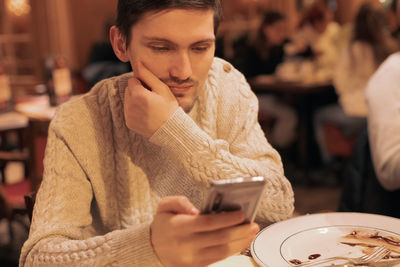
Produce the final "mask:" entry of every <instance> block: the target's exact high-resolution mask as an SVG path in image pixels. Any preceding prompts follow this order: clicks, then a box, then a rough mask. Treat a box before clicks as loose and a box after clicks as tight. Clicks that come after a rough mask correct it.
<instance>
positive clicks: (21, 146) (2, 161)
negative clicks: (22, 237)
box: [0, 112, 31, 240]
mask: <svg viewBox="0 0 400 267" xmlns="http://www.w3.org/2000/svg"><path fill="white" fill-rule="evenodd" d="M27 126H28V118H27V117H25V116H24V115H21V114H19V113H16V112H7V113H3V114H1V115H0V137H1V144H0V171H1V174H2V180H1V184H0V218H6V219H7V222H8V228H9V236H10V240H13V238H14V232H13V228H12V222H18V223H20V224H21V225H22V226H24V227H25V229H27V230H28V229H29V226H28V225H27V223H26V221H24V220H23V217H21V216H18V215H24V214H25V212H26V209H25V201H24V195H25V194H27V193H29V192H30V191H31V185H30V180H29V179H27V178H26V176H27V175H25V177H22V178H23V179H22V180H18V181H12V182H10V181H8V180H9V179H7V177H6V174H7V172H6V168H7V165H8V164H9V163H11V162H22V163H23V164H24V169H25V174H29V167H28V165H29V164H28V162H29V158H30V157H29V151H28V148H27V146H26V131H27ZM8 178H10V177H8Z"/></svg>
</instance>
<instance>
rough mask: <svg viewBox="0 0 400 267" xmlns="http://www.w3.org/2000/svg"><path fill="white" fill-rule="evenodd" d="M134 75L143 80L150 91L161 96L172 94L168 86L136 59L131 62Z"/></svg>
mask: <svg viewBox="0 0 400 267" xmlns="http://www.w3.org/2000/svg"><path fill="white" fill-rule="evenodd" d="M133 72H134V74H135V77H136V78H137V79H139V80H140V81H142V82H144V83H145V84H146V85H147V86H149V87H150V88H151V90H152V91H154V92H156V93H157V94H159V95H161V96H163V97H171V96H173V95H172V93H171V91H170V90H169V87H168V86H167V85H166V84H165V83H163V82H162V81H161V80H160V79H159V78H158V77H157V76H155V75H154V74H153V73H152V72H151V71H150V70H149V69H148V68H147V67H146V66H145V65H144V64H143V63H142V62H140V61H136V62H135V63H134V64H133Z"/></svg>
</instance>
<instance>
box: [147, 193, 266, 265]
mask: <svg viewBox="0 0 400 267" xmlns="http://www.w3.org/2000/svg"><path fill="white" fill-rule="evenodd" d="M244 221H245V216H244V213H243V212H242V211H231V212H224V213H219V214H199V211H198V210H197V209H196V208H195V207H194V206H193V204H192V203H191V202H190V201H189V200H188V199H187V198H186V197H182V196H173V197H166V198H164V199H162V200H161V202H160V204H159V206H158V210H157V213H156V215H155V216H154V220H153V222H152V223H151V227H150V228H151V241H152V244H153V248H154V250H155V252H156V254H157V256H158V257H159V259H160V261H161V262H162V263H163V265H165V266H206V265H209V264H211V263H213V262H216V261H219V260H222V259H224V258H226V257H228V256H231V255H234V254H236V253H239V252H240V251H242V250H243V249H245V248H247V247H249V245H250V244H251V242H252V240H253V239H254V237H255V235H256V234H257V232H258V231H259V227H258V225H257V224H256V223H246V224H242V223H243V222H244Z"/></svg>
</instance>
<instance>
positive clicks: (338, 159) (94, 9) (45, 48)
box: [0, 0, 400, 266]
mask: <svg viewBox="0 0 400 267" xmlns="http://www.w3.org/2000/svg"><path fill="white" fill-rule="evenodd" d="M221 2H222V8H223V21H222V22H221V24H220V26H219V29H218V33H217V40H216V55H217V56H218V57H221V58H224V59H225V60H227V61H229V62H230V63H232V64H233V65H234V66H235V67H237V68H238V69H239V70H240V71H241V72H242V73H243V74H244V75H245V76H246V78H247V79H248V83H249V85H250V86H251V88H252V90H253V91H254V92H255V94H256V95H257V96H258V98H259V103H260V110H259V122H260V125H261V127H262V129H263V130H264V132H265V135H266V137H267V139H268V140H269V142H270V143H271V144H272V145H273V146H274V147H275V148H276V149H277V151H278V152H279V153H280V155H281V157H282V162H283V166H284V170H285V174H286V177H287V178H288V180H289V181H290V182H291V183H292V186H293V189H294V193H295V214H298V215H303V214H308V213H318V212H323V211H338V210H339V209H340V208H339V206H340V202H341V196H342V192H343V190H344V187H345V186H344V185H345V184H346V183H345V178H346V171H347V168H348V166H349V164H350V162H351V160H352V156H353V152H354V147H355V145H356V140H357V137H358V134H359V132H360V131H355V130H354V129H351V131H350V132H351V134H349V131H347V129H344V128H343V127H342V125H340V124H337V123H336V122H335V120H332V121H329V120H324V117H323V114H324V111H326V110H327V109H325V108H327V107H332V106H335V107H338V106H339V104H341V102H340V101H339V92H338V89H337V88H336V84H337V83H336V82H335V75H336V73H337V72H335V64H336V63H337V61H338V60H340V55H341V50H342V49H344V47H346V45H347V43H348V42H350V40H351V32H352V27H353V24H354V21H355V17H356V15H357V13H358V12H359V10H360V7H361V6H362V5H363V4H365V3H367V2H368V3H371V5H373V6H374V7H375V8H377V9H381V11H382V12H383V13H384V14H385V18H386V21H387V29H390V31H391V32H393V36H394V33H395V30H396V29H397V39H396V38H395V37H393V39H394V40H396V42H397V43H398V44H400V39H399V33H398V29H399V25H400V21H399V22H396V15H395V12H393V10H392V9H391V6H392V2H393V1H391V0H222V1H221ZM317 4H318V5H319V7H321V6H323V11H321V9H318V8H317V9H314V10H313V12H311V11H310V10H311V8H312V7H315V6H317ZM116 6H117V0H57V1H54V0H0V168H1V169H0V171H1V174H0V176H1V184H0V265H1V266H18V257H19V253H20V249H21V246H22V244H23V242H24V241H25V240H26V239H27V235H28V231H29V224H30V215H31V212H32V207H33V205H34V197H35V192H36V191H37V189H38V188H39V186H40V181H41V179H42V175H43V158H44V154H45V147H46V141H47V130H48V127H49V124H50V122H51V119H52V117H53V116H54V114H55V112H56V109H57V106H59V105H61V104H62V103H64V102H66V101H68V100H69V99H71V98H74V97H79V95H81V94H84V93H86V92H88V91H89V90H90V88H91V87H92V86H93V85H94V84H95V83H96V82H98V81H100V80H102V79H104V78H107V77H111V76H115V75H119V74H122V73H125V72H129V71H131V68H130V66H129V65H127V64H124V63H122V62H119V61H118V59H117V58H116V57H115V56H114V54H113V51H112V48H111V45H110V43H109V41H108V30H109V28H110V26H111V25H113V23H114V19H115V13H116V12H115V11H116ZM318 12H326V13H324V14H323V15H322V16H323V21H324V23H325V25H324V26H322V27H323V29H322V30H321V29H319V30H318V29H317V30H316V29H314V32H311V33H310V31H309V32H307V29H305V28H306V26H307V19H308V20H309V21H313V20H315V19H317V20H318V19H320V18H319V16H320V15H321V14H320V13H318ZM267 13H268V14H269V15H270V17H269V19H270V22H271V23H275V21H278V22H279V25H278V26H277V28H276V29H274V30H275V34H276V31H279V34H280V36H278V37H277V38H278V39H279V38H280V40H279V41H280V42H281V44H280V45H281V48H282V49H281V50H279V51H280V52H282V56H281V58H279V59H276V60H278V62H273V63H272V64H274V66H273V67H272V69H271V68H269V67H270V66H267V67H266V66H265V65H262V64H263V63H260V64H261V65H257V64H256V63H254V62H250V65H256V67H257V66H259V69H256V70H254V69H249V68H248V67H249V64H247V65H246V62H245V61H246V60H248V59H249V58H250V56H249V54H248V53H251V52H249V50H246V49H248V44H250V43H253V40H257V38H259V34H260V28H261V26H260V25H261V23H262V22H263V18H264V15H265V14H267ZM309 21H308V22H309ZM264 22H266V23H269V22H268V19H266V18H265V19H264ZM274 25H275V24H274ZM276 25H277V24H276ZM313 25H314V24H313ZM315 25H316V24H315ZM302 30H303V31H302ZM311 31H312V30H311ZM261 32H262V31H261ZM301 34H305V35H307V34H308V35H309V37H310V36H311V37H310V38H309V39H310V43H308V44H306V45H305V46H304V49H303V50H301V49H300V48H299V47H301V46H302V45H304V43H302V44H300V43H299V45H297V44H296V42H295V41H294V40H296V38H299V36H300V35H301ZM270 38H271V37H270ZM272 39H273V38H272ZM254 43H256V41H254ZM302 48H303V47H302ZM296 49H299V50H296ZM324 49H326V50H324ZM256 50H257V49H256ZM332 51H333V52H332ZM253 52H254V51H253ZM274 53H275V52H274V50H271V54H273V55H275V54H274ZM330 53H331V54H330ZM277 54H278V52H277ZM300 54H301V55H300ZM268 56H270V55H268V54H267V55H266V56H265V55H258V57H260V58H265V57H268ZM256 57H257V55H256ZM253 63H254V64H253ZM264 68H266V69H265V71H264ZM345 111H347V110H346V109H345ZM325 113H326V112H325ZM362 117H363V116H360V117H357V118H360V120H361V121H362V122H364V123H365V115H364V118H362ZM360 120H359V121H360ZM357 122H358V121H357ZM352 125H355V124H352Z"/></svg>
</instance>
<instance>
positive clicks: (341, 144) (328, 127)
mask: <svg viewBox="0 0 400 267" xmlns="http://www.w3.org/2000/svg"><path fill="white" fill-rule="evenodd" d="M323 131H324V140H325V145H326V149H327V151H328V153H329V154H330V155H332V156H335V157H340V158H346V159H347V158H350V156H351V154H352V152H353V148H354V144H355V142H356V138H357V137H356V136H351V137H347V136H345V135H344V133H343V132H342V130H341V129H340V128H339V126H337V125H335V124H333V123H325V124H324V125H323Z"/></svg>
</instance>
